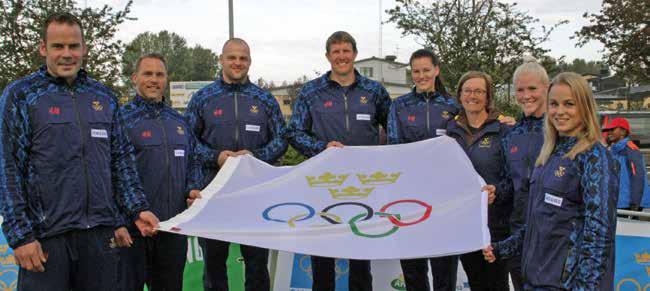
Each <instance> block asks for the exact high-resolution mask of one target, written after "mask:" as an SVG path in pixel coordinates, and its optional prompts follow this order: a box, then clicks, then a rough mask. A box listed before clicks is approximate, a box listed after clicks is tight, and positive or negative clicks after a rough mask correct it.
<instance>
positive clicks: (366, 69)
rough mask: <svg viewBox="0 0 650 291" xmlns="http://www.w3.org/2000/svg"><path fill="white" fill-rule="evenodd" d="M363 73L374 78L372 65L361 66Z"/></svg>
mask: <svg viewBox="0 0 650 291" xmlns="http://www.w3.org/2000/svg"><path fill="white" fill-rule="evenodd" d="M361 75H363V76H365V77H368V78H372V67H361Z"/></svg>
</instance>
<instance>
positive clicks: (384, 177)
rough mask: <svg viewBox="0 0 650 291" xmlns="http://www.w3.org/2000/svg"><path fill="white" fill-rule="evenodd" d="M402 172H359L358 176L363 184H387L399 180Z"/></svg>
mask: <svg viewBox="0 0 650 291" xmlns="http://www.w3.org/2000/svg"><path fill="white" fill-rule="evenodd" d="M401 174H402V173H400V172H397V173H392V174H385V173H383V172H379V171H377V172H374V173H372V174H370V175H363V174H357V178H359V181H360V182H361V184H363V185H386V184H393V183H395V182H397V179H398V178H399V176H400V175H401Z"/></svg>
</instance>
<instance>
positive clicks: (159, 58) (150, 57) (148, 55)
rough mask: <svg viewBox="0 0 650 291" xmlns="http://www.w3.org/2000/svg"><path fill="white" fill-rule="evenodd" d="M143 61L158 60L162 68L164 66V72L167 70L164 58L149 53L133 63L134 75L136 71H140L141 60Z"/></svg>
mask: <svg viewBox="0 0 650 291" xmlns="http://www.w3.org/2000/svg"><path fill="white" fill-rule="evenodd" d="M144 59H156V60H159V61H161V62H162V63H163V66H165V70H167V61H166V60H165V57H164V56H163V55H161V54H159V53H149V54H146V55H142V56H140V57H139V58H138V60H137V61H136V62H135V69H134V71H133V72H134V73H137V72H138V70H140V64H141V63H142V60H144Z"/></svg>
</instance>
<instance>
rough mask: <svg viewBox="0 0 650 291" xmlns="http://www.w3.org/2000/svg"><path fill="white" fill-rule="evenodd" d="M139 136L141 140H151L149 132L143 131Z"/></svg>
mask: <svg viewBox="0 0 650 291" xmlns="http://www.w3.org/2000/svg"><path fill="white" fill-rule="evenodd" d="M140 136H141V137H142V138H151V136H152V134H151V130H145V131H143V132H142V134H141V135H140Z"/></svg>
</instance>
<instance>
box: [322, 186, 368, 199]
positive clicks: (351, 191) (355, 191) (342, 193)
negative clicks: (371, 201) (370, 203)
mask: <svg viewBox="0 0 650 291" xmlns="http://www.w3.org/2000/svg"><path fill="white" fill-rule="evenodd" d="M327 190H329V191H330V194H332V198H334V199H339V200H354V199H363V198H367V197H368V195H370V193H372V190H375V187H370V188H357V187H354V186H350V187H346V188H343V189H342V190H338V189H327Z"/></svg>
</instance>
